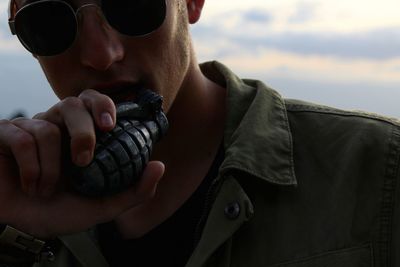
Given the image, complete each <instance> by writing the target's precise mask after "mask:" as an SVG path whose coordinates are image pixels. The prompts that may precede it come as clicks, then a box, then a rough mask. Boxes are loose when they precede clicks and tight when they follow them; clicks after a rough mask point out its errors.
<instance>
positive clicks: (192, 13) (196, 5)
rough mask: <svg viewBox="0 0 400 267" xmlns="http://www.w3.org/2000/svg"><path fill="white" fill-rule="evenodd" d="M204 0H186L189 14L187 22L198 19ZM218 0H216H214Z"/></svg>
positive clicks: (191, 22)
mask: <svg viewBox="0 0 400 267" xmlns="http://www.w3.org/2000/svg"><path fill="white" fill-rule="evenodd" d="M204 1H205V0H186V6H187V10H188V15H189V23H190V24H194V23H196V22H197V21H198V20H199V19H200V15H201V11H202V10H203V6H204ZM215 1H218V0H215Z"/></svg>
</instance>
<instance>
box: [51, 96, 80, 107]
mask: <svg viewBox="0 0 400 267" xmlns="http://www.w3.org/2000/svg"><path fill="white" fill-rule="evenodd" d="M64 106H69V107H72V108H78V109H82V108H85V105H84V103H83V101H82V100H81V99H80V98H78V97H74V96H69V97H66V98H64V99H63V100H62V101H60V102H59V103H58V107H59V109H62V108H64Z"/></svg>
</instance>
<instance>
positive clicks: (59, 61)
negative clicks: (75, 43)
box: [38, 56, 77, 99]
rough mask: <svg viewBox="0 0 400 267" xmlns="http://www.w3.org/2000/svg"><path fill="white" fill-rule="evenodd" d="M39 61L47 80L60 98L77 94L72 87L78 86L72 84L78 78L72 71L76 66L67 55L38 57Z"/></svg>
mask: <svg viewBox="0 0 400 267" xmlns="http://www.w3.org/2000/svg"><path fill="white" fill-rule="evenodd" d="M38 61H39V64H40V66H41V68H42V70H43V73H44V74H45V76H46V79H47V81H48V82H49V84H50V86H51V87H52V89H53V91H54V93H55V94H56V95H57V97H58V98H60V99H62V98H65V97H67V96H70V95H75V94H76V92H74V91H73V90H72V89H71V88H77V87H76V86H73V84H72V82H73V81H74V80H77V79H76V77H74V74H73V73H71V70H72V69H74V68H73V67H72V65H71V62H70V60H68V59H67V57H66V56H56V57H38Z"/></svg>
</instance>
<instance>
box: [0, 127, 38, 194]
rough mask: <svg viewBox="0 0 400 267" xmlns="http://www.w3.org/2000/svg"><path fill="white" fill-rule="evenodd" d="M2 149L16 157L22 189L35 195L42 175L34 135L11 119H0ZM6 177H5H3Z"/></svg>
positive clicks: (4, 152) (0, 143)
mask: <svg viewBox="0 0 400 267" xmlns="http://www.w3.org/2000/svg"><path fill="white" fill-rule="evenodd" d="M0 129H1V130H0V148H1V149H0V150H1V153H2V154H3V155H7V154H8V155H10V156H13V157H14V158H15V161H16V162H17V164H18V167H19V176H20V181H21V187H22V190H23V191H24V192H25V193H27V194H29V195H34V194H35V193H36V190H37V181H38V180H39V177H40V167H39V159H38V157H37V148H36V142H35V139H34V137H33V136H32V135H31V134H30V133H28V132H26V131H24V130H22V129H21V128H19V127H17V126H15V125H14V124H13V123H11V122H10V121H6V120H2V121H0ZM2 178H3V179H4V177H2Z"/></svg>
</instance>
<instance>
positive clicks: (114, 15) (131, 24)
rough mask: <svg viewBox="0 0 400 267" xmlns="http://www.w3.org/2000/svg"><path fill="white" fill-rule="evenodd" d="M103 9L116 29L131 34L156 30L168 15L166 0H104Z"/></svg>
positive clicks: (137, 34)
mask: <svg viewBox="0 0 400 267" xmlns="http://www.w3.org/2000/svg"><path fill="white" fill-rule="evenodd" d="M102 9H103V13H104V15H105V17H106V18H107V20H108V23H109V24H110V25H111V26H112V27H113V28H114V29H116V30H117V31H119V32H120V33H122V34H125V35H130V36H140V35H145V34H148V33H151V32H153V31H155V30H156V29H158V28H159V27H160V26H161V24H162V23H163V22H164V19H165V15H166V3H165V0H103V1H102Z"/></svg>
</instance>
